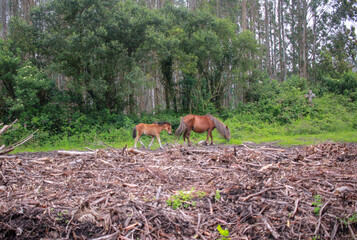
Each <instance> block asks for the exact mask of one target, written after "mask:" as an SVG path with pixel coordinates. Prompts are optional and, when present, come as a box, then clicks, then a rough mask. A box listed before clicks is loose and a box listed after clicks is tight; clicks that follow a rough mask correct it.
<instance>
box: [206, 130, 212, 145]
mask: <svg viewBox="0 0 357 240" xmlns="http://www.w3.org/2000/svg"><path fill="white" fill-rule="evenodd" d="M210 135H211V136H212V131H211V130H210V129H208V130H207V140H206V145H208V140H209V136H210Z"/></svg>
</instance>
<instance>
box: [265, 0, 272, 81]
mask: <svg viewBox="0 0 357 240" xmlns="http://www.w3.org/2000/svg"><path fill="white" fill-rule="evenodd" d="M269 37H270V30H269V5H268V0H265V50H266V53H265V67H266V69H267V71H268V73H269V77H271V76H272V71H271V62H270V61H271V59H270V38H269Z"/></svg>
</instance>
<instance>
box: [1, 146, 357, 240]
mask: <svg viewBox="0 0 357 240" xmlns="http://www.w3.org/2000/svg"><path fill="white" fill-rule="evenodd" d="M175 196H176V197H175ZM168 199H171V200H172V203H173V205H171V206H170V205H169V204H168V202H167V200H168ZM174 208H176V209H174ZM218 226H221V228H222V229H227V230H228V231H227V232H226V234H227V235H228V236H227V238H225V237H224V236H223V235H224V233H222V234H223V235H222V234H221V233H220V232H219V231H218V229H217V227H218ZM356 233H357V143H322V144H318V145H313V146H304V147H290V148H282V147H277V146H275V145H274V144H261V145H256V144H253V143H245V144H242V145H236V146H232V145H230V146H228V145H213V146H193V147H184V146H181V145H170V146H165V150H145V149H139V150H133V149H130V148H129V149H127V148H124V149H112V148H107V149H101V150H96V151H88V152H63V151H55V152H41V153H22V154H16V155H11V154H10V155H6V156H1V158H0V239H101V240H104V239H228V238H230V239H356V238H357V236H356Z"/></svg>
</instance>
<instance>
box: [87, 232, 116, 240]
mask: <svg viewBox="0 0 357 240" xmlns="http://www.w3.org/2000/svg"><path fill="white" fill-rule="evenodd" d="M118 235H119V231H118V232H115V233H112V234H109V235H106V236H102V237H99V238H92V240H109V239H113V240H114V239H117V237H118Z"/></svg>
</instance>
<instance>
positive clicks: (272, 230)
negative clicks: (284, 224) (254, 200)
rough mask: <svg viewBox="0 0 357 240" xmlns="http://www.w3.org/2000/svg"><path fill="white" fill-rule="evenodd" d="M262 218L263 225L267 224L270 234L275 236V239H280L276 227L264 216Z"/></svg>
mask: <svg viewBox="0 0 357 240" xmlns="http://www.w3.org/2000/svg"><path fill="white" fill-rule="evenodd" d="M260 217H261V218H262V220H263V223H264V224H265V226H266V227H267V228H268V230H269V232H270V233H271V234H272V235H273V237H274V238H275V239H280V235H279V234H278V233H277V231H276V230H275V229H274V227H273V226H272V225H271V223H270V222H269V220H268V219H267V218H266V217H264V216H263V215H260Z"/></svg>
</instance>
